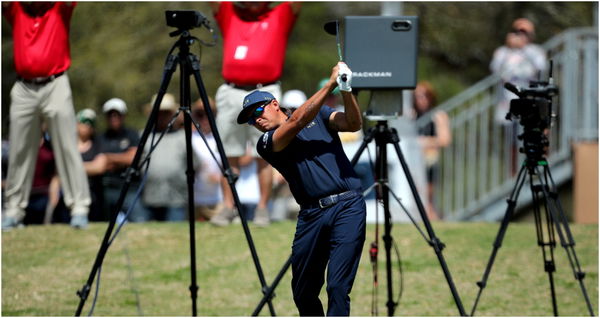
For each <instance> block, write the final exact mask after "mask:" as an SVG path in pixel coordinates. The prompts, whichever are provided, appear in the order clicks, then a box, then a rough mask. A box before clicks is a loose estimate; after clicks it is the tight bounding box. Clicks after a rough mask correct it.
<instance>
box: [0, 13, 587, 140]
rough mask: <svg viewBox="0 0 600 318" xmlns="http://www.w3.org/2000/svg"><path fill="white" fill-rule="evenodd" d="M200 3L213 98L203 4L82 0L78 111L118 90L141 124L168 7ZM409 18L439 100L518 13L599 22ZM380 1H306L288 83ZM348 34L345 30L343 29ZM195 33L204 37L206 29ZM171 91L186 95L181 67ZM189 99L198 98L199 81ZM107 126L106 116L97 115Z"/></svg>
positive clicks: (472, 74) (5, 66) (310, 81)
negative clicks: (330, 30)
mask: <svg viewBox="0 0 600 318" xmlns="http://www.w3.org/2000/svg"><path fill="white" fill-rule="evenodd" d="M173 9H178V10H199V11H200V12H202V13H203V14H204V15H206V16H207V17H208V18H209V20H211V22H212V25H213V27H214V28H215V32H216V33H217V35H218V38H219V39H218V43H217V45H216V46H214V47H207V46H200V45H194V46H193V47H192V53H195V54H196V55H198V56H199V57H200V60H201V66H202V70H201V72H202V78H203V82H204V85H205V87H206V89H207V92H208V94H209V95H210V96H214V94H215V92H216V89H217V88H218V86H219V85H220V84H221V83H222V78H221V75H220V68H221V61H222V59H221V53H222V48H221V45H222V43H221V41H220V34H219V31H218V28H217V26H216V23H215V22H214V18H213V17H212V14H211V11H210V8H209V6H208V3H206V2H81V3H79V4H78V6H77V8H76V9H75V13H74V15H73V20H72V23H71V54H72V59H73V63H72V66H71V69H70V70H69V76H70V79H71V86H72V89H73V97H74V102H75V108H76V109H77V110H79V109H82V108H85V107H90V108H93V109H95V110H96V111H100V108H101V105H102V104H103V103H104V101H106V100H108V99H109V98H111V97H120V98H122V99H124V100H125V101H126V102H127V105H128V107H129V109H130V113H129V114H130V115H129V117H128V121H129V123H130V124H131V125H133V126H135V127H137V128H141V127H142V126H143V124H144V123H145V121H146V115H145V114H144V105H146V104H148V103H149V102H150V99H151V97H152V95H153V94H154V93H156V92H157V91H158V88H159V84H160V81H161V79H162V74H163V68H164V61H165V57H166V55H167V53H168V51H169V49H170V48H171V46H172V45H173V43H174V42H175V40H176V38H172V37H170V36H169V32H171V31H173V29H172V28H170V27H167V26H166V23H165V17H164V11H165V10H173ZM403 10H404V15H416V16H419V19H420V30H421V34H420V40H419V45H420V47H419V55H420V58H419V65H418V78H419V79H427V80H430V81H431V82H433V83H434V85H435V86H436V87H437V88H438V91H439V92H438V93H439V95H440V100H444V99H446V98H448V97H451V96H452V95H454V94H456V93H458V92H459V91H460V90H461V89H464V88H465V87H467V86H468V85H470V84H473V83H475V82H476V81H477V80H479V79H481V78H482V77H484V76H486V75H487V74H488V63H489V60H490V59H491V55H492V53H493V50H494V49H495V48H496V47H497V46H499V45H501V44H502V43H503V41H504V36H505V34H506V31H508V30H509V27H510V24H511V22H512V20H514V19H516V18H518V17H527V18H529V19H531V20H532V21H533V22H534V23H535V24H536V26H537V30H536V31H537V39H536V41H537V42H539V43H542V42H544V41H546V40H547V39H549V38H550V37H552V36H554V35H556V34H558V33H560V32H561V31H563V30H565V29H567V28H571V27H578V26H590V25H592V23H593V20H594V17H593V11H594V10H597V5H596V4H594V3H592V2H491V3H488V2H485V3H483V2H481V3H480V2H439V3H436V2H408V3H404V5H403ZM380 12H381V3H379V2H306V3H304V4H303V6H302V11H301V13H300V17H299V19H298V21H297V23H296V25H295V28H294V30H293V32H292V35H291V37H290V39H289V42H288V51H287V56H286V64H285V68H284V74H283V77H282V82H283V88H284V90H287V89H292V88H298V89H301V90H303V91H305V92H306V93H307V94H311V93H312V92H314V91H315V89H316V85H317V83H318V81H319V80H320V79H321V78H322V77H325V76H328V75H329V72H330V69H331V67H332V66H333V65H334V64H335V63H336V61H337V52H336V43H335V37H334V36H332V35H329V34H327V33H325V32H324V31H323V24H324V23H325V22H327V21H331V20H334V19H342V17H343V16H348V15H379V14H380ZM2 23H3V24H2V26H3V28H2V93H3V94H2V115H3V121H2V122H3V125H2V126H3V128H4V129H3V133H2V136H3V137H4V138H6V137H7V136H8V131H7V130H6V129H5V128H6V127H7V126H6V124H7V122H8V116H7V115H8V108H9V102H10V96H9V95H10V94H9V92H10V88H11V87H12V84H13V82H14V80H15V78H16V74H15V72H14V67H13V62H12V38H11V27H10V25H8V23H7V22H6V19H3V22H2ZM342 32H343V30H342ZM192 34H193V35H195V36H197V37H200V38H202V39H205V40H207V41H208V40H210V35H209V34H208V32H207V31H206V30H205V29H194V30H192ZM169 92H171V93H173V94H175V95H176V96H179V77H178V73H175V75H174V76H173V79H172V81H171V83H170V86H169ZM192 92H193V96H192V99H193V100H194V99H196V98H198V95H197V90H196V87H195V85H192ZM100 124H101V126H102V124H103V123H102V120H101V121H100Z"/></svg>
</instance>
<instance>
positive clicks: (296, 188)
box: [237, 62, 366, 316]
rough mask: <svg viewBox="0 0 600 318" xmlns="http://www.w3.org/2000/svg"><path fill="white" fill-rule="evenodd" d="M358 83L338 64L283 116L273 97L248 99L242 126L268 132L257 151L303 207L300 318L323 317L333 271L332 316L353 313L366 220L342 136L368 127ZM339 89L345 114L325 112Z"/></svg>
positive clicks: (296, 261)
mask: <svg viewBox="0 0 600 318" xmlns="http://www.w3.org/2000/svg"><path fill="white" fill-rule="evenodd" d="M343 75H345V76H346V77H347V79H346V81H342V80H341V78H342V76H343ZM351 80H352V72H351V71H350V69H349V68H348V67H347V66H346V64H344V63H343V62H339V63H338V65H336V66H335V67H334V68H333V71H332V73H331V76H330V78H329V81H328V82H327V84H325V85H324V86H323V88H321V89H320V90H319V91H317V92H316V93H315V94H314V95H313V96H312V97H310V98H309V99H308V100H307V101H306V102H305V103H304V104H303V105H302V106H300V107H299V108H298V109H297V110H296V111H295V112H294V113H293V114H291V115H288V113H287V112H284V110H283V109H282V108H281V106H280V104H279V101H277V100H276V99H275V98H274V97H273V95H272V94H271V93H268V92H265V91H254V92H252V93H250V94H248V95H247V96H246V97H245V98H244V103H243V109H242V111H241V112H240V114H239V115H238V118H237V122H238V124H246V123H248V124H250V125H252V126H254V127H255V128H256V129H258V130H260V131H261V132H263V135H262V137H261V138H260V139H259V141H258V143H257V145H256V149H257V151H258V153H259V154H260V155H261V156H262V157H263V158H264V159H265V160H266V161H267V162H269V163H270V164H271V165H273V167H275V168H276V169H277V170H278V171H279V172H280V173H281V174H282V175H283V176H284V177H285V179H286V180H288V182H289V185H290V190H291V191H292V194H293V195H294V198H295V199H296V201H297V202H298V204H300V213H299V215H298V225H297V227H296V234H295V236H294V242H293V245H292V276H293V277H292V291H293V294H294V301H295V303H296V306H297V307H298V310H299V313H300V315H301V316H323V315H324V312H323V305H322V304H321V301H320V300H319V291H320V290H321V287H322V286H323V283H324V280H323V277H324V274H325V268H326V267H328V272H327V293H328V296H329V302H328V309H327V315H328V316H348V315H349V314H350V297H349V296H348V294H349V293H350V290H351V289H352V284H353V282H354V277H355V275H356V270H357V268H358V264H359V261H360V255H361V251H362V247H363V243H364V240H365V217H366V206H365V201H364V199H363V196H362V193H361V183H360V179H359V178H358V177H357V175H356V173H355V172H354V169H353V168H352V165H351V164H350V161H349V160H348V157H346V154H345V153H344V150H343V148H342V143H341V141H340V138H339V136H338V132H339V131H357V130H359V129H360V128H361V126H362V118H361V115H360V109H359V107H358V103H357V101H356V98H355V96H354V95H353V94H352V92H351V91H352V88H351ZM336 83H337V84H336ZM337 85H339V87H340V91H341V92H342V97H343V100H344V108H345V112H338V111H335V110H334V109H332V108H330V107H322V106H323V102H324V101H325V98H326V97H327V95H328V94H329V93H330V92H331V91H333V89H334V88H335V87H336V86H337Z"/></svg>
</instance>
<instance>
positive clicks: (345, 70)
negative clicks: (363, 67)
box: [336, 62, 352, 92]
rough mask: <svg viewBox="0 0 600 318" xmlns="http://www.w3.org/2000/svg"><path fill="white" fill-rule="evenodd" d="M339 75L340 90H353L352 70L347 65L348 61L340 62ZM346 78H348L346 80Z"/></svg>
mask: <svg viewBox="0 0 600 318" xmlns="http://www.w3.org/2000/svg"><path fill="white" fill-rule="evenodd" d="M338 66H339V68H338V76H337V79H336V81H337V84H338V87H339V88H340V91H344V92H351V91H352V71H351V70H350V68H349V67H348V65H346V63H343V62H340V63H338ZM344 78H345V79H346V80H345V81H344Z"/></svg>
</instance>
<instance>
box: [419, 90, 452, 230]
mask: <svg viewBox="0 0 600 318" xmlns="http://www.w3.org/2000/svg"><path fill="white" fill-rule="evenodd" d="M436 102H437V97H436V93H435V90H434V89H433V86H431V84H430V83H429V82H427V81H421V82H419V83H418V84H417V86H416V87H415V90H414V92H413V107H414V110H415V113H416V116H417V118H420V117H421V116H423V115H425V114H427V113H429V112H433V114H432V115H431V121H430V122H429V123H428V124H427V125H426V126H424V127H422V128H419V144H420V145H421V147H422V148H423V157H424V159H425V167H426V169H427V170H426V176H427V208H426V211H427V216H428V217H429V219H430V220H438V219H440V215H439V214H438V213H437V212H436V210H435V204H434V202H435V201H434V198H435V196H434V190H435V183H436V182H437V180H438V178H439V167H438V161H439V157H440V150H441V148H444V147H447V146H448V145H450V143H451V142H452V135H451V132H450V120H449V119H448V114H446V112H444V111H442V110H438V111H434V110H433V107H435V105H436Z"/></svg>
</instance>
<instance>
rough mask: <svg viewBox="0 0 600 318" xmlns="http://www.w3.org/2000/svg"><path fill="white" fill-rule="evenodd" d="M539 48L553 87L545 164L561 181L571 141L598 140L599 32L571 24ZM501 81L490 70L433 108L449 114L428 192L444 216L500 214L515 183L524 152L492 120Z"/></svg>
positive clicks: (567, 172)
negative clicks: (447, 134) (445, 141)
mask: <svg viewBox="0 0 600 318" xmlns="http://www.w3.org/2000/svg"><path fill="white" fill-rule="evenodd" d="M542 47H543V48H544V49H545V50H546V52H547V55H548V58H549V59H551V60H552V61H553V64H554V66H553V78H554V81H555V84H557V86H558V87H559V90H560V95H559V97H558V98H557V99H556V100H555V103H554V107H553V108H554V113H555V114H556V115H557V118H556V119H555V120H554V123H553V125H552V128H551V133H550V137H549V139H550V150H549V155H548V161H549V163H550V166H551V167H552V171H553V176H554V178H555V181H556V183H557V184H561V183H563V182H565V181H567V180H569V179H570V178H571V177H572V162H571V161H572V158H571V144H572V143H573V142H579V141H597V140H598V32H597V30H596V29H594V28H577V29H570V30H567V31H565V32H563V33H561V34H559V35H557V36H555V37H553V38H552V39H550V40H549V41H547V42H546V43H545V44H543V45H542ZM542 78H546V77H542ZM500 84H501V79H500V78H499V77H498V76H497V75H490V76H488V77H486V78H484V79H483V80H481V81H480V82H478V83H476V84H475V85H473V86H471V87H470V88H468V89H467V90H465V91H463V92H462V93H460V94H459V95H456V96H454V97H452V98H450V99H449V100H447V101H446V102H444V103H443V104H441V105H439V106H438V107H436V108H435V110H443V111H445V112H446V113H447V114H448V116H449V117H450V121H451V130H452V137H453V140H452V144H451V145H450V146H448V147H446V148H445V149H443V150H442V152H441V155H440V159H439V162H438V165H439V166H438V168H439V178H438V182H437V184H436V186H435V190H434V191H435V192H434V194H435V201H436V206H437V210H438V211H439V212H440V213H441V214H442V215H443V217H444V219H446V220H476V219H484V220H497V219H499V218H500V217H502V216H503V212H504V210H505V208H506V202H505V200H504V199H505V198H506V197H507V196H508V195H509V192H510V190H511V189H512V187H513V185H514V183H515V178H516V176H515V175H514V171H515V163H516V164H517V165H519V164H520V163H521V162H522V160H523V159H524V157H523V155H522V154H520V153H518V154H516V155H513V151H512V150H511V148H512V145H511V144H512V142H511V138H513V137H512V134H511V133H510V132H508V131H506V129H504V128H503V126H502V125H500V124H499V123H498V122H497V121H495V119H494V112H495V107H496V104H495V103H496V100H497V99H496V98H495V96H496V94H497V93H498V91H497V90H498V89H502V88H501V85H500ZM430 116H431V114H428V115H425V116H422V117H421V118H420V119H419V120H418V121H417V126H418V127H422V126H424V125H426V124H427V123H428V121H430V120H431V119H430ZM513 156H514V157H513ZM518 168H519V167H518V166H517V167H516V169H517V170H518ZM527 192H528V191H522V193H523V195H522V196H521V197H520V198H519V203H520V206H522V205H524V204H526V203H528V200H530V198H528V196H527Z"/></svg>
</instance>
